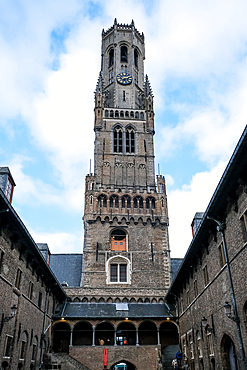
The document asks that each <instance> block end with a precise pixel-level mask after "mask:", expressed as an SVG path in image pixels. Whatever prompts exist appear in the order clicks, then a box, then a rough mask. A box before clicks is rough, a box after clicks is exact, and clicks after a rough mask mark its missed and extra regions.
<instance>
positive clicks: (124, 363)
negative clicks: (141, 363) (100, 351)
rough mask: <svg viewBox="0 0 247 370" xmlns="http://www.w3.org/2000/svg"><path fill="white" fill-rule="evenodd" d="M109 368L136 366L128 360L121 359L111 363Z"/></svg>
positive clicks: (132, 368)
mask: <svg viewBox="0 0 247 370" xmlns="http://www.w3.org/2000/svg"><path fill="white" fill-rule="evenodd" d="M110 370H136V367H135V365H134V364H132V363H131V362H129V361H126V360H121V361H118V362H117V363H115V364H113V365H112V366H111V367H110Z"/></svg>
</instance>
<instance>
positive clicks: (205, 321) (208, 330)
mask: <svg viewBox="0 0 247 370" xmlns="http://www.w3.org/2000/svg"><path fill="white" fill-rule="evenodd" d="M202 327H203V328H204V329H205V332H206V333H207V332H209V333H212V332H213V328H210V326H209V325H208V320H207V319H206V317H205V316H203V318H202Z"/></svg>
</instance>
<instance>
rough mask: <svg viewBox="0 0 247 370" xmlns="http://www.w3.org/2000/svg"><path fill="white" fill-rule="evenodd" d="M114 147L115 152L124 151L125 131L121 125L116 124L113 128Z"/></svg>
mask: <svg viewBox="0 0 247 370" xmlns="http://www.w3.org/2000/svg"><path fill="white" fill-rule="evenodd" d="M113 142H114V144H113V149H114V152H115V153H122V151H123V131H122V129H121V127H120V126H116V127H115V128H114V130H113Z"/></svg>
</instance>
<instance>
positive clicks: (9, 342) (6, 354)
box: [3, 334, 13, 358]
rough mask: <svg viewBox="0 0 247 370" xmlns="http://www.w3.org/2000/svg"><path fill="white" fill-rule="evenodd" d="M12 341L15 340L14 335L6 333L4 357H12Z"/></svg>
mask: <svg viewBox="0 0 247 370" xmlns="http://www.w3.org/2000/svg"><path fill="white" fill-rule="evenodd" d="M12 341H13V335H9V334H6V337H5V342H4V350H3V353H4V355H3V357H5V358H10V354H11V346H12ZM7 350H8V352H7Z"/></svg>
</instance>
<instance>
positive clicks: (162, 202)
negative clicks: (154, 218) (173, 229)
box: [161, 198, 165, 207]
mask: <svg viewBox="0 0 247 370" xmlns="http://www.w3.org/2000/svg"><path fill="white" fill-rule="evenodd" d="M164 204H165V203H164V198H161V207H164Z"/></svg>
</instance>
